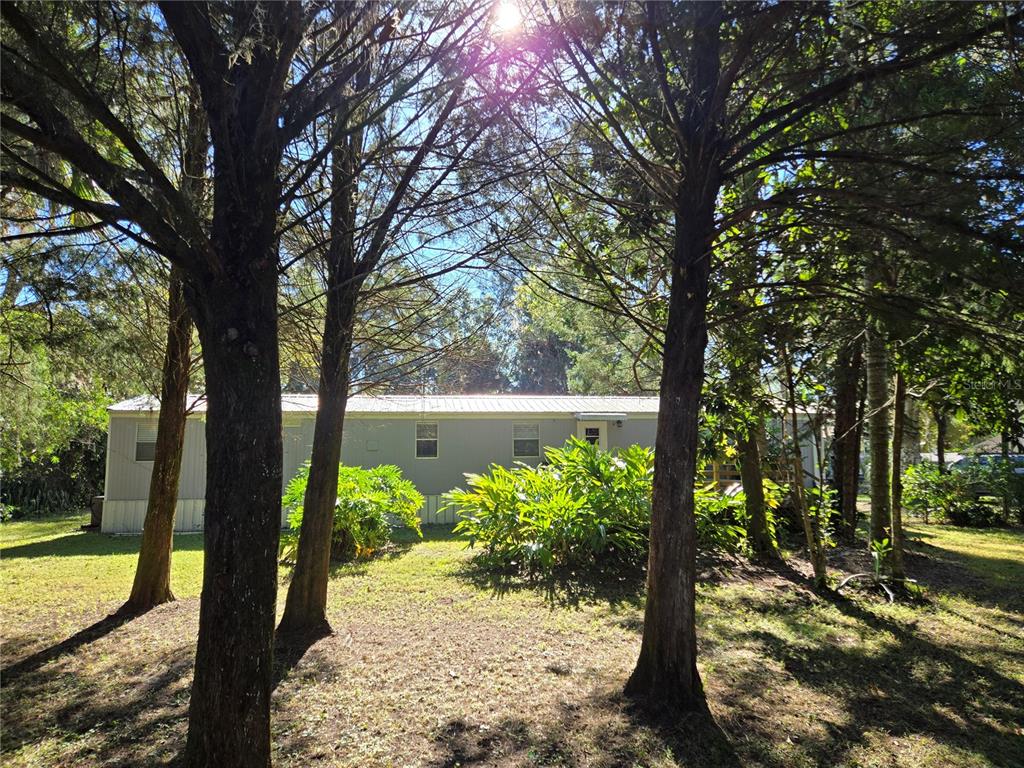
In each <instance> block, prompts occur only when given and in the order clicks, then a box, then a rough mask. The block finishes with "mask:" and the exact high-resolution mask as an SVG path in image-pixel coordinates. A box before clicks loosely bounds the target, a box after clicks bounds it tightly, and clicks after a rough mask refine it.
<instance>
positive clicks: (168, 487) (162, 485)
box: [121, 267, 192, 614]
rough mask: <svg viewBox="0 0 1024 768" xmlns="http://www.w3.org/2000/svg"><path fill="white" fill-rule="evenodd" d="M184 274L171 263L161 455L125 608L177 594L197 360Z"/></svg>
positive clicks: (136, 609) (141, 607)
mask: <svg viewBox="0 0 1024 768" xmlns="http://www.w3.org/2000/svg"><path fill="white" fill-rule="evenodd" d="M182 281H183V275H182V272H181V270H180V269H179V268H178V267H172V268H171V276H170V282H169V285H168V290H167V347H166V348H165V350H164V365H163V373H162V376H161V382H160V416H159V420H158V422H157V430H156V454H155V455H154V457H153V474H152V476H151V477H150V480H149V501H148V502H147V505H146V521H145V523H144V525H143V528H142V543H141V545H140V547H139V561H138V565H137V566H136V568H135V581H134V582H133V583H132V591H131V595H130V596H129V598H128V602H126V603H125V604H124V606H123V607H122V608H121V610H122V611H123V612H125V613H130V614H138V613H145V612H146V611H148V610H150V609H151V608H153V607H154V606H157V605H160V604H161V603H166V602H169V601H171V600H173V599H174V595H173V594H172V593H171V549H172V547H173V544H174V509H175V506H176V505H177V502H178V477H179V475H180V473H181V453H182V448H183V446H184V444H185V408H186V405H187V403H186V400H187V399H188V381H189V369H190V367H191V364H192V360H191V349H192V316H191V314H190V313H189V311H188V306H187V304H186V303H185V291H184V285H183V282H182Z"/></svg>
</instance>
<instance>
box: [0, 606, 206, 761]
mask: <svg viewBox="0 0 1024 768" xmlns="http://www.w3.org/2000/svg"><path fill="white" fill-rule="evenodd" d="M150 615H151V614H150ZM114 618H117V617H115V616H112V617H108V619H114ZM166 618H167V617H166V616H161V617H158V618H156V619H155V621H156V622H157V623H158V625H163V622H164V620H165V619H166ZM104 621H106V620H104ZM125 621H127V619H126V620H125ZM120 623H124V622H120ZM98 624H103V622H98ZM119 625H120V624H118V623H115V622H112V621H111V622H108V623H107V624H103V628H104V629H105V632H103V634H107V633H109V632H111V631H112V630H113V629H114V628H116V626H119ZM95 626H96V625H94V627H95ZM94 627H90V628H88V629H86V630H83V632H79V633H77V634H76V635H75V636H73V637H74V638H77V639H79V640H81V642H79V643H78V645H77V646H75V647H74V648H73V649H72V648H71V647H70V646H69V645H67V643H66V641H65V644H62V645H63V653H62V654H59V655H55V656H53V657H52V658H50V659H48V661H53V662H54V663H53V664H51V665H50V666H48V667H46V669H42V668H41V666H42V665H41V664H36V665H34V666H32V667H31V668H29V667H24V668H22V670H21V671H20V673H19V674H17V675H15V676H12V677H6V676H5V679H4V694H5V707H4V710H5V711H4V740H3V753H4V754H11V753H16V752H19V751H20V750H23V749H27V750H28V752H29V753H34V752H38V753H39V754H40V755H51V754H59V758H53V759H54V760H58V761H59V763H54V764H60V765H82V764H103V765H125V766H127V765H155V764H158V763H159V764H168V762H169V761H173V760H174V759H175V755H177V753H178V751H179V750H180V747H181V745H182V743H183V739H184V733H185V725H186V720H187V714H188V683H189V679H190V677H191V671H192V665H193V647H192V644H191V643H184V644H182V645H178V646H175V647H173V648H171V649H170V650H169V651H168V650H162V651H156V650H155V649H154V650H152V651H150V652H147V653H146V654H145V655H138V656H135V657H132V658H122V657H120V656H118V657H117V658H116V659H111V658H110V657H109V656H108V655H106V654H90V655H88V656H87V657H85V658H77V654H79V653H88V652H86V651H85V646H86V644H87V642H92V641H96V640H99V639H100V637H102V634H99V635H98V634H95V633H94V634H91V635H88V639H85V640H84V639H82V636H83V633H86V632H89V630H92V629H94ZM70 639H71V638H69V640H70Z"/></svg>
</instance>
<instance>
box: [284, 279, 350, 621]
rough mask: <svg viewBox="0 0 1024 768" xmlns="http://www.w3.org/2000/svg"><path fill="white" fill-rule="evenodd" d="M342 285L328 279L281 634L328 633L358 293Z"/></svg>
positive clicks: (342, 282) (340, 282) (339, 282)
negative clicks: (294, 551)
mask: <svg viewBox="0 0 1024 768" xmlns="http://www.w3.org/2000/svg"><path fill="white" fill-rule="evenodd" d="M328 274H329V275H336V274H337V270H335V269H333V268H332V267H330V266H329V267H328ZM343 285H344V281H343V280H342V281H339V280H336V279H332V278H331V277H329V278H328V298H327V314H326V318H325V322H324V337H323V346H322V349H321V357H320V388H319V398H318V401H319V406H318V410H317V415H316V423H315V426H314V428H313V451H312V455H311V457H310V465H309V478H308V480H307V483H306V493H305V496H304V497H303V507H302V528H301V530H300V531H299V547H298V553H297V555H296V559H295V570H294V572H293V573H292V580H291V583H290V584H289V585H288V597H287V599H286V601H285V609H284V615H283V616H282V617H281V623H280V626H279V628H278V629H279V631H280V632H282V633H284V634H295V635H302V634H325V633H329V632H330V631H331V628H330V624H329V622H328V620H327V583H328V579H329V575H330V565H331V535H332V531H333V527H334V505H335V501H336V500H337V495H338V467H339V464H340V462H341V442H342V432H343V430H344V426H345V407H346V405H347V402H348V365H349V354H350V352H351V349H352V332H353V325H354V321H355V311H356V304H357V301H358V293H359V292H358V287H356V286H351V285H348V286H344V287H342V286H343ZM332 286H333V288H334V290H332Z"/></svg>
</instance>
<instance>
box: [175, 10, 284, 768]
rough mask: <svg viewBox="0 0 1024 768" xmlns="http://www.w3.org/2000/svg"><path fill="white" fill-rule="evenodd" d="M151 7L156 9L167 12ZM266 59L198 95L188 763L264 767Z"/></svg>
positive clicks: (273, 268) (268, 633)
mask: <svg viewBox="0 0 1024 768" xmlns="http://www.w3.org/2000/svg"><path fill="white" fill-rule="evenodd" d="M161 7H162V8H164V9H165V10H164V15H165V17H168V16H169V11H173V12H175V13H178V12H180V10H179V9H178V8H177V7H176V6H173V5H172V6H161ZM281 13H294V12H293V11H290V10H288V9H285V10H282V11H281ZM255 55H256V54H254V56H255ZM275 67H276V64H275V63H273V62H270V61H267V60H261V62H260V65H259V66H258V67H257V66H256V65H253V67H250V68H240V69H238V70H237V71H234V72H233V74H232V76H231V77H232V82H231V85H230V92H229V93H228V94H225V95H224V102H223V103H221V102H218V103H216V104H213V105H210V104H207V105H206V106H207V109H208V114H209V116H210V131H211V135H212V137H213V142H212V143H213V148H214V152H213V167H214V174H213V201H214V205H213V218H212V224H211V229H210V246H211V250H212V254H211V256H212V258H211V259H210V263H209V264H208V266H206V267H204V268H202V269H201V273H200V274H197V275H195V276H193V277H192V279H191V280H190V281H189V283H188V286H187V289H186V298H187V299H188V300H189V304H190V306H191V308H192V315H193V318H194V320H195V324H196V328H197V329H198V331H199V339H200V342H201V343H202V349H203V365H204V370H205V373H206V394H207V410H206V448H207V454H206V510H205V520H204V532H203V547H204V551H203V590H202V599H201V602H200V609H199V637H198V641H197V644H196V661H195V672H194V676H193V681H192V696H191V700H190V703H189V725H188V740H187V743H186V746H185V755H184V758H185V760H184V762H185V764H186V765H188V766H189V768H214V767H216V768H269V766H270V762H271V761H270V754H271V740H270V694H271V690H272V682H273V665H272V661H273V647H274V618H275V611H276V607H277V557H278V545H279V541H280V535H281V472H282V460H283V451H282V436H281V372H280V356H279V344H278V308H277V288H278V255H277V250H278V249H277V245H278V243H277V212H278V204H279V201H280V198H281V193H282V190H281V182H280V180H279V177H278V166H279V164H280V159H281V147H280V146H279V145H278V144H277V142H278V141H279V139H280V134H279V132H278V130H277V127H276V125H275V124H274V117H273V114H274V113H273V111H271V112H269V113H268V112H267V109H266V98H267V84H268V82H270V81H271V80H273V78H274V77H276V74H274V72H275V71H276V70H275V69H274V68H275ZM216 87H219V84H218V86H216ZM205 99H206V96H205V94H204V101H205ZM268 114H269V115H270V117H269V120H268V118H267V115H268Z"/></svg>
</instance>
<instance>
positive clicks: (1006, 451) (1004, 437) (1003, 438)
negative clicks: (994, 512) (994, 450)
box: [999, 429, 1013, 523]
mask: <svg viewBox="0 0 1024 768" xmlns="http://www.w3.org/2000/svg"><path fill="white" fill-rule="evenodd" d="M999 455H1000V456H1001V458H1002V460H1003V467H1004V469H1005V470H1006V471H1007V472H1009V473H1011V474H1010V477H1011V478H1012V477H1013V474H1012V472H1013V469H1012V468H1011V467H1010V433H1009V432H1007V431H1006V430H1005V429H1004V430H1003V431H1002V432H1001V433H1000V435H999ZM1012 491H1013V488H1012V487H1011V486H1010V484H1009V483H1007V485H1006V487H1005V488H1004V489H1003V520H1004V521H1005V522H1007V523H1009V522H1010V507H1011V506H1012V500H1011V498H1010V494H1011V493H1012Z"/></svg>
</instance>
